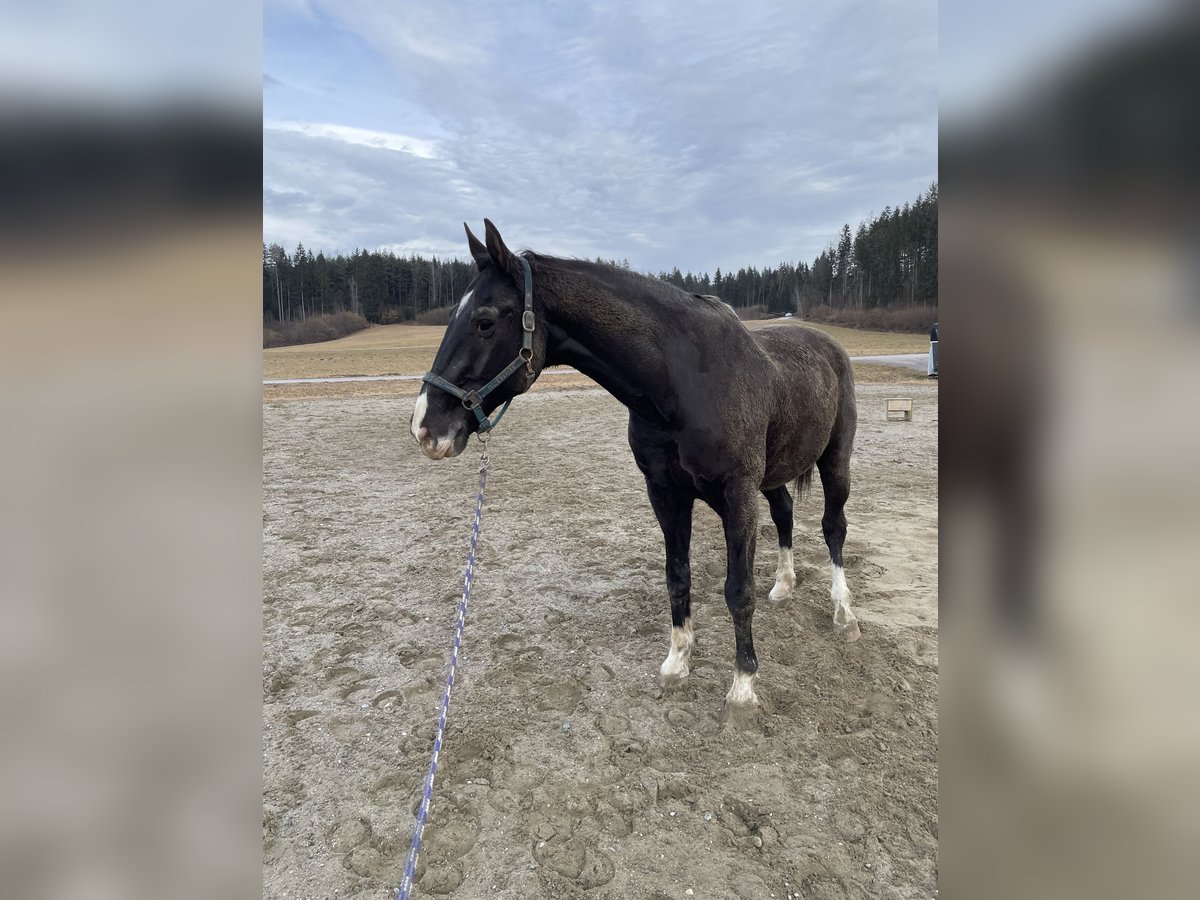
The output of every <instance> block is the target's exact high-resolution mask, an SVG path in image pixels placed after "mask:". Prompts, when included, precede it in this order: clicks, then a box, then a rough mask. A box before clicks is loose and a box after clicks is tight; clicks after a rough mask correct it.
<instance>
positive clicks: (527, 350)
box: [421, 256, 536, 434]
mask: <svg viewBox="0 0 1200 900" xmlns="http://www.w3.org/2000/svg"><path fill="white" fill-rule="evenodd" d="M517 259H519V260H521V267H522V268H523V269H524V270H525V312H524V313H523V314H522V315H521V331H522V332H524V334H523V336H522V339H521V350H520V352H519V353H518V354H517V358H516V359H514V360H513V361H512V362H510V363H509V364H508V365H507V366H505V367H504V370H503V371H502V372H501V373H500V374H499V375H497V376H496V377H495V378H493V379H492V380H491V381H489V382H488V383H487V384H485V385H484V386H483V387H481V388H480V389H479V390H477V391H464V390H463V389H462V388H460V387H457V386H456V385H453V384H451V383H450V382H448V381H447V380H446V379H445V378H443V377H442V376H441V375H435V374H433V372H426V373H425V374H424V375H422V376H421V380H422V381H424V382H426V383H427V384H432V385H433V386H434V387H440V388H441V389H442V390H443V391H445V392H446V393H448V394H453V395H454V396H455V397H457V398H458V399H459V400H461V401H462V405H463V406H465V407H466V408H467V409H469V410H471V412H473V413H475V418H476V419H478V420H479V431H480V433H481V434H487V433H488V432H489V431H491V430H492V429H493V428H495V427H496V426H497V425H499V424H500V419H501V418H503V416H504V414H505V413H506V412H508V405H509V404H510V403H512V398H509V399H508V400H505V401H504V405H503V406H501V407H500V413H499V414H498V415H497V416H496V418H494V419H491V420H489V419H488V417H487V416H486V415H484V412H483V398H484V397H486V396H487V395H488V394H490V393H491V392H492V391H494V390H495V389H496V388H498V387H499V386H500V385H502V384H504V382H505V381H507V380H508V376H510V375H511V374H512V373H513V372H515V371H517V369H519V368H521V366H526V367H527V368H528V369H529V374H530V375H531V376H532V375H533V328H534V325H535V324H536V320H535V319H534V315H533V273H532V272H531V271H530V269H529V260H527V259H526V258H525V257H523V256H518V257H517Z"/></svg>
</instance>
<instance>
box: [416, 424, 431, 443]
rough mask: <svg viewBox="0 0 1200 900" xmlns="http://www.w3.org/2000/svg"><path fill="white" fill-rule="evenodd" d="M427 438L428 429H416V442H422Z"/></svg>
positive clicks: (423, 427) (422, 427)
mask: <svg viewBox="0 0 1200 900" xmlns="http://www.w3.org/2000/svg"><path fill="white" fill-rule="evenodd" d="M427 437H429V429H428V428H426V427H425V426H424V425H422V426H421V427H420V428H418V429H417V440H418V441H422V442H424V440H425V439H426V438H427Z"/></svg>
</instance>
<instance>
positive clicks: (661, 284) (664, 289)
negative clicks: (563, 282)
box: [522, 250, 737, 316]
mask: <svg viewBox="0 0 1200 900" xmlns="http://www.w3.org/2000/svg"><path fill="white" fill-rule="evenodd" d="M522 255H523V256H525V257H526V258H527V259H529V261H530V262H534V263H540V264H542V265H545V266H548V267H550V268H551V269H558V270H560V271H566V272H568V273H570V274H573V275H580V276H587V277H591V278H593V279H595V280H596V281H598V282H599V283H600V284H601V286H603V287H605V288H607V289H608V290H610V291H612V292H613V293H614V294H616V295H618V296H637V297H639V298H644V299H648V300H651V301H654V302H655V303H657V304H659V305H661V306H663V307H665V308H667V309H675V308H678V307H679V306H684V307H686V308H688V309H692V310H695V309H697V308H700V309H704V308H709V309H713V310H716V311H718V312H723V313H726V314H733V315H734V316H736V315H737V313H736V312H734V310H733V308H732V307H731V306H729V304H727V303H725V302H724V301H723V300H722V299H721V298H720V297H717V296H715V295H713V294H691V293H688V292H687V291H685V290H683V289H682V288H679V287H676V286H675V285H673V284H671V283H670V282H669V281H663V280H662V279H661V278H659V277H657V276H655V275H646V274H644V273H642V272H635V271H634V270H632V269H626V268H624V267H622V266H615V265H613V264H612V263H606V262H595V261H593V260H589V259H579V258H577V257H566V256H548V255H545V254H542V253H535V252H534V251H532V250H526V251H525V252H524V253H523V254H522Z"/></svg>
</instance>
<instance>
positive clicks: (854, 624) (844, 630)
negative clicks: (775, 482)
mask: <svg viewBox="0 0 1200 900" xmlns="http://www.w3.org/2000/svg"><path fill="white" fill-rule="evenodd" d="M849 456H850V454H849V452H847V453H845V454H841V453H837V452H833V453H830V452H829V451H827V452H826V455H825V456H822V458H821V459H820V460H819V461H818V462H817V470H818V471H819V472H820V473H821V487H822V488H823V489H824V492H825V515H824V516H823V517H822V519H821V532H822V534H823V535H824V536H825V544H826V546H828V547H829V564H830V569H831V574H832V587H831V589H830V596H831V597H832V599H833V628H834V631H836V632H837V633H838V634H839V635H841V637H842V638H844V639H845V640H847V641H857V640H858V639H859V637H860V636H861V634H862V632H861V631H860V630H859V627H858V617H857V616H855V615H854V612H853V611H852V610H851V609H850V599H851V597H850V588H849V587H848V586H847V585H846V571H845V569H844V568H843V566H842V545H843V544H844V543H845V542H846V500H847V499H848V498H849V497H850V459H849Z"/></svg>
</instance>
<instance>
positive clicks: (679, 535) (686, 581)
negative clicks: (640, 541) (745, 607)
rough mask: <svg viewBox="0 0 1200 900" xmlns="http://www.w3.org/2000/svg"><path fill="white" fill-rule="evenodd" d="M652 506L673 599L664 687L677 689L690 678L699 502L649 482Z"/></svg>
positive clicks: (664, 665)
mask: <svg viewBox="0 0 1200 900" xmlns="http://www.w3.org/2000/svg"><path fill="white" fill-rule="evenodd" d="M646 491H647V493H648V494H649V495H650V505H651V506H652V507H654V515H655V516H656V517H657V518H658V524H659V526H660V527H661V528H662V532H663V540H664V543H665V545H666V551H667V594H668V595H669V596H670V598H671V649H670V651H669V652H668V653H667V658H666V659H665V660H664V661H663V664H662V667H661V668H660V669H659V672H660V674H661V675H662V683H663V687H674V686H676V685H678V684H679V683H680V682H682V681H683V679H684V678H686V677H687V676H688V672H689V671H690V669H689V668H688V663H689V661H690V660H691V656H692V644H693V643H694V642H695V638H694V637H693V633H692V567H691V562H690V560H689V555H690V552H691V543H692V507H693V506H694V505H695V498H694V497H693V496H692V495H691V494H687V493H683V492H681V491H678V490H676V489H674V488H672V487H669V486H666V485H661V484H656V483H654V482H652V481H651V480H650V479H649V478H647V479H646Z"/></svg>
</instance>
